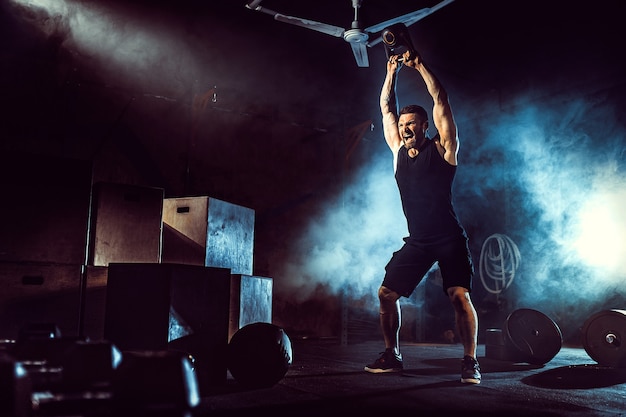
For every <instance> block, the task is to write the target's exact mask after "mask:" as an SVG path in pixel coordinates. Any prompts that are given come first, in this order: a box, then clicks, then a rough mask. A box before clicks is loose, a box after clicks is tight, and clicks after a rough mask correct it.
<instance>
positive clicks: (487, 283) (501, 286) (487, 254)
mask: <svg viewBox="0 0 626 417" xmlns="http://www.w3.org/2000/svg"><path fill="white" fill-rule="evenodd" d="M520 262H521V254H520V252H519V248H518V247H517V245H516V244H515V242H513V240H512V239H511V238H509V237H508V236H506V235H503V234H499V233H496V234H493V235H491V236H489V237H488V238H487V239H485V241H484V242H483V247H482V249H481V252H480V264H479V274H480V279H481V281H482V283H483V286H484V287H485V289H486V290H487V291H489V292H490V293H492V294H500V293H501V292H502V291H504V290H506V289H507V288H509V286H510V285H511V284H512V283H513V280H514V279H515V272H516V271H517V269H518V268H519V265H520Z"/></svg>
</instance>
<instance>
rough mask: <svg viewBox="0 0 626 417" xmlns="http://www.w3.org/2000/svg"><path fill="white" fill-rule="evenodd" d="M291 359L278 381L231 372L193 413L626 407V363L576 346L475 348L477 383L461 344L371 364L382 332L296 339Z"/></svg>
mask: <svg viewBox="0 0 626 417" xmlns="http://www.w3.org/2000/svg"><path fill="white" fill-rule="evenodd" d="M292 346H293V363H292V364H291V366H290V368H289V370H288V371H287V373H286V375H285V376H284V377H283V378H282V379H281V380H280V381H279V382H278V383H277V384H276V385H274V386H272V387H271V388H264V389H247V390H246V389H241V388H240V387H238V384H237V382H236V381H235V380H234V379H233V378H232V376H230V374H229V378H228V381H227V384H226V386H225V387H224V389H223V390H218V391H216V392H214V393H210V394H209V395H206V396H204V397H203V399H202V402H201V405H200V406H199V407H198V408H197V410H195V411H194V414H196V415H202V416H204V415H207V416H208V415H211V416H217V415H219V416H221V415H224V416H243V415H272V416H276V415H285V416H323V415H325V414H329V415H330V414H331V413H332V415H337V414H338V413H344V412H346V413H349V414H351V415H389V414H390V413H393V414H394V415H398V413H407V414H408V413H411V414H414V415H429V416H430V415H434V416H436V415H452V413H459V414H458V415H463V416H468V415H469V416H474V415H476V416H485V415H488V416H531V415H532V416H612V417H614V416H625V415H626V369H621V368H610V367H606V366H600V365H598V363H597V362H595V361H594V360H592V359H591V358H590V357H589V355H588V354H587V352H586V351H585V350H584V349H582V348H577V347H562V348H561V350H560V351H559V352H558V353H557V354H556V356H554V358H553V359H552V360H550V361H549V362H547V363H546V364H545V365H530V364H527V363H513V362H508V361H502V360H496V359H490V358H487V357H485V346H484V345H481V346H479V350H478V357H479V362H480V365H481V368H482V376H483V380H482V383H481V384H480V385H469V386H468V385H465V384H461V383H460V380H459V379H460V357H461V353H462V348H461V346H460V345H439V344H416V343H414V344H404V345H403V347H402V353H403V357H404V372H403V373H402V374H369V373H366V372H364V371H363V366H364V365H365V364H367V363H370V362H371V361H372V360H373V359H375V358H376V357H378V354H379V352H380V351H381V350H382V349H381V342H378V341H366V342H361V343H356V344H351V345H348V346H342V345H340V344H339V343H337V342H336V341H330V340H326V341H323V340H296V341H292Z"/></svg>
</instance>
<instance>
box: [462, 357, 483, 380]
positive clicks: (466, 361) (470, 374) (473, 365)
mask: <svg viewBox="0 0 626 417" xmlns="http://www.w3.org/2000/svg"><path fill="white" fill-rule="evenodd" d="M461 382H462V383H464V384H480V365H478V361H477V360H476V359H474V358H472V357H471V356H469V355H465V356H464V357H463V360H462V361H461Z"/></svg>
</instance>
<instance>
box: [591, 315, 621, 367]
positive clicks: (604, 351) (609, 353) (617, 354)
mask: <svg viewBox="0 0 626 417" xmlns="http://www.w3.org/2000/svg"><path fill="white" fill-rule="evenodd" d="M582 345H583V347H584V348H585V351H586V352H587V354H588V355H589V356H590V357H591V359H593V360H594V361H596V362H598V364H600V365H604V366H610V367H616V368H624V367H626V310H618V309H611V310H604V311H600V312H598V313H596V314H594V315H592V316H591V317H589V318H588V319H587V320H586V321H585V323H584V325H583V328H582Z"/></svg>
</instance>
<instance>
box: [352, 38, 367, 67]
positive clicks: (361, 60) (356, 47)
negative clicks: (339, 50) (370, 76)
mask: <svg viewBox="0 0 626 417" xmlns="http://www.w3.org/2000/svg"><path fill="white" fill-rule="evenodd" d="M350 46H351V47H352V53H353V54H354V59H356V64H357V65H358V66H359V67H369V66H370V63H369V59H368V57H367V48H366V46H365V43H363V42H350Z"/></svg>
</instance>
